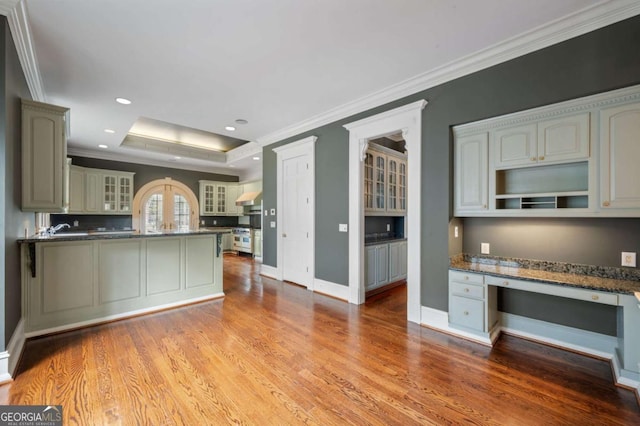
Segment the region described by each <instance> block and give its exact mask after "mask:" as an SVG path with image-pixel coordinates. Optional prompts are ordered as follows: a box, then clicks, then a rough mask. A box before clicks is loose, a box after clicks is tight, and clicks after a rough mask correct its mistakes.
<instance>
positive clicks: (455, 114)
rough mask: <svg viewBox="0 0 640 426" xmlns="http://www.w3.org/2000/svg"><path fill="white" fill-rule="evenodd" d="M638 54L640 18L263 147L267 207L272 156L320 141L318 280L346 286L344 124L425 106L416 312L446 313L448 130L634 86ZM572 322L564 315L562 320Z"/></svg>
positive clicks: (272, 185) (639, 75)
mask: <svg viewBox="0 0 640 426" xmlns="http://www.w3.org/2000/svg"><path fill="white" fill-rule="evenodd" d="M638 46H640V17H634V18H631V19H628V20H626V21H622V22H619V23H617V24H614V25H611V26H609V27H605V28H603V29H600V30H598V31H594V32H592V33H589V34H585V35H583V36H581V37H577V38H575V39H572V40H568V41H566V42H564V43H560V44H557V45H554V46H551V47H549V48H546V49H543V50H540V51H537V52H534V53H531V54H529V55H526V56H523V57H520V58H517V59H514V60H511V61H508V62H506V63H503V64H500V65H497V66H494V67H491V68H488V69H486V70H483V71H479V72H476V73H473V74H471V75H468V76H465V77H462V78H459V79H456V80H453V81H451V82H449V83H446V84H443V85H440V86H437V87H434V88H432V89H429V90H426V91H423V92H420V93H417V94H415V95H412V96H409V97H406V98H404V99H402V100H400V101H396V102H393V103H390V104H387V105H385V106H383V107H379V108H375V109H373V110H370V111H367V112H365V113H362V114H358V115H355V116H353V117H349V118H347V119H345V120H341V121H339V122H336V123H333V124H330V125H327V126H323V127H320V128H318V129H315V130H313V131H310V132H306V133H304V134H301V135H298V136H296V137H292V138H288V139H286V140H284V141H282V142H280V143H278V144H274V145H272V146H269V147H266V148H265V149H264V153H263V158H264V163H263V175H264V176H263V185H264V205H265V207H266V208H271V207H274V208H275V204H276V182H275V180H276V164H275V154H274V153H273V152H272V151H271V149H272V148H273V147H275V146H279V145H283V144H285V143H290V142H292V141H295V140H298V139H301V138H303V137H306V136H308V135H311V134H313V135H316V136H318V141H317V142H316V152H317V154H316V155H317V158H316V191H317V196H316V206H317V207H316V236H317V239H316V277H317V278H320V279H324V280H328V281H333V282H335V283H338V284H345V285H346V284H347V282H348V278H347V275H348V242H347V235H346V234H344V233H343V234H340V233H338V232H337V229H338V226H337V225H338V223H340V222H343V223H345V222H346V221H347V219H348V198H349V196H348V166H347V157H348V150H347V146H348V133H347V131H346V130H345V129H343V128H342V124H344V123H348V122H351V121H353V120H357V119H360V118H364V117H367V116H370V115H372V114H375V113H378V112H382V111H387V110H389V109H391V108H394V107H396V106H400V105H405V104H407V103H409V102H412V101H415V100H418V99H422V98H424V99H426V100H428V101H429V105H427V107H426V108H425V110H424V111H423V121H422V122H423V125H422V132H423V133H422V170H421V171H420V176H419V178H420V179H421V181H422V218H421V221H422V235H420V236H419V237H418V238H420V240H421V245H422V259H420V263H421V273H422V291H421V293H422V300H421V302H422V305H424V306H428V307H431V308H435V309H439V310H447V265H448V258H449V254H450V249H449V244H448V242H449V233H450V227H449V221H450V219H451V215H452V180H453V178H452V137H451V127H452V126H454V125H457V124H462V123H467V122H472V121H477V120H480V119H483V118H488V117H493V116H498V115H503V114H508V113H512V112H515V111H520V110H524V109H529V108H534V107H538V106H541V105H547V104H552V103H556V102H561V101H564V100H568V99H573V98H578V97H582V96H586V95H590V94H593V93H598V92H604V91H607V90H612V89H616V88H620V87H625V86H630V85H633V84H638V83H640V55H639V54H638ZM409 155H411V153H409ZM411 173H412V171H411V170H410V171H409V178H413V176H412V175H411ZM414 173H415V172H414ZM618 223H619V222H618V221H616V220H613V221H608V222H607V223H606V224H605V225H603V226H604V228H605V231H604V232H605V233H606V229H611V230H612V232H613V230H615V229H617V228H618V226H619V225H618ZM620 223H622V222H620ZM472 226H482V224H481V223H476V224H474V225H472ZM470 228H471V226H465V230H464V232H465V233H468V232H469V231H470ZM451 232H452V230H451ZM586 232H591V230H587V231H586ZM263 235H264V258H263V260H264V263H265V264H266V265H270V266H276V232H275V229H271V228H265V232H264V233H263ZM635 236H636V238H637V237H638V236H640V235H638V234H636V235H635ZM411 237H412V236H411V232H410V230H409V238H411ZM609 238H611V237H609ZM454 244H457V245H459V243H457V242H455V243H454ZM594 251H595V250H594ZM590 258H591V259H593V262H594V263H596V264H600V263H603V262H606V261H607V260H606V257H601V256H599V255H598V254H597V253H596V254H594V256H592V257H590ZM569 315H571V312H567V316H569Z"/></svg>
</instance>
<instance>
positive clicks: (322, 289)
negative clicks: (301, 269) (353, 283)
mask: <svg viewBox="0 0 640 426" xmlns="http://www.w3.org/2000/svg"><path fill="white" fill-rule="evenodd" d="M313 291H315V292H316V293H320V294H324V295H327V296H331V297H335V298H336V299H341V300H344V301H345V302H348V301H349V286H346V285H340V284H336V283H332V282H330V281H325V280H321V279H319V278H316V279H314V280H313Z"/></svg>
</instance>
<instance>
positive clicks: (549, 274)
mask: <svg viewBox="0 0 640 426" xmlns="http://www.w3.org/2000/svg"><path fill="white" fill-rule="evenodd" d="M449 269H450V270H456V271H462V272H476V273H482V274H489V275H493V276H497V277H505V278H515V279H519V280H525V281H532V282H539V283H543V284H554V285H563V286H570V287H580V288H585V289H591V290H600V291H607V292H612V293H624V294H631V295H633V294H635V293H638V294H640V274H639V273H638V271H637V270H634V269H625V268H613V267H603V266H593V265H581V264H570V263H561V262H546V261H536V260H529V259H516V258H501V257H490V256H477V255H473V256H472V255H468V254H461V255H458V256H455V257H452V258H451V259H450V261H449Z"/></svg>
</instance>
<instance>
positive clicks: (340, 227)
mask: <svg viewBox="0 0 640 426" xmlns="http://www.w3.org/2000/svg"><path fill="white" fill-rule="evenodd" d="M348 229H349V227H348V226H347V224H346V223H339V224H338V232H347V231H348Z"/></svg>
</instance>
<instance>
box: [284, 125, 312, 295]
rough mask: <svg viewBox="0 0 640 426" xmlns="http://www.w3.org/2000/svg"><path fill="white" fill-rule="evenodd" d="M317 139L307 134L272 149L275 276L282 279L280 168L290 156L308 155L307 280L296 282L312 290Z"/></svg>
mask: <svg viewBox="0 0 640 426" xmlns="http://www.w3.org/2000/svg"><path fill="white" fill-rule="evenodd" d="M317 140H318V137H317V136H308V137H306V138H304V139H300V140H298V141H295V142H291V143H288V144H285V145H282V146H279V147H276V148H273V151H274V152H275V153H276V155H277V160H276V169H277V170H276V181H277V184H276V195H277V202H276V208H277V209H276V217H277V218H278V219H277V220H278V222H277V223H276V241H277V243H276V244H277V249H276V278H277V279H279V280H283V277H284V270H283V268H282V263H283V256H284V254H283V250H282V232H279V229H282V226H281V225H282V224H281V223H280V221H281V219H282V211H283V208H284V207H283V202H284V201H283V196H282V194H283V185H284V181H283V176H282V173H283V170H282V163H283V162H284V161H285V160H287V159H289V158H292V157H294V156H298V155H301V154H302V153H304V154H305V155H308V156H309V168H310V170H309V173H310V174H311V182H310V184H309V185H310V188H309V189H310V194H309V204H310V206H309V207H310V209H311V212H312V213H311V218H310V219H311V227H310V229H311V231H310V234H311V235H310V236H309V253H308V255H309V271H308V273H307V282H306V283H298V284H304V285H305V286H306V287H307V289H309V290H313V285H314V278H315V276H316V265H315V262H316V254H315V253H316V235H315V234H316V231H315V230H316V223H315V217H316V207H315V204H316V202H315V200H316V192H315V187H316V166H315V164H316V148H315V144H316V141H317Z"/></svg>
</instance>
